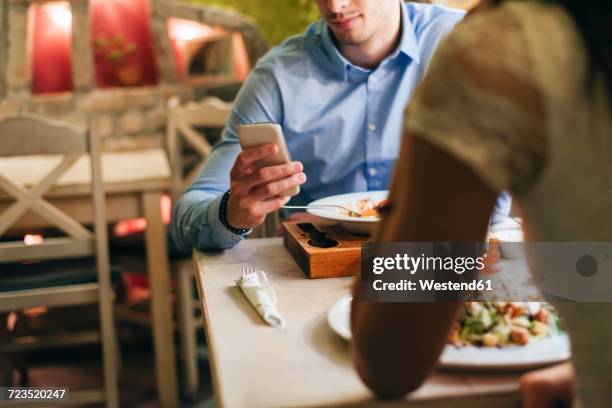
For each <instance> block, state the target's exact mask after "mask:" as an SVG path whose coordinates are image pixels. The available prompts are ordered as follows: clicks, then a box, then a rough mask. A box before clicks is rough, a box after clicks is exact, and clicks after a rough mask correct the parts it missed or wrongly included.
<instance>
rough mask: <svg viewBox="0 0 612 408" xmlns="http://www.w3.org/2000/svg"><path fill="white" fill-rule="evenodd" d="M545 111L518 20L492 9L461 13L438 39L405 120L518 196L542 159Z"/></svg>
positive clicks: (413, 129)
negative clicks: (450, 29)
mask: <svg viewBox="0 0 612 408" xmlns="http://www.w3.org/2000/svg"><path fill="white" fill-rule="evenodd" d="M545 117H546V114H545V112H544V109H543V104H542V102H541V95H540V91H539V88H538V86H537V84H536V83H535V80H534V79H533V76H532V75H531V61H530V58H529V53H528V47H527V44H526V41H525V40H524V37H523V35H522V31H521V27H520V22H519V21H518V20H517V19H516V18H514V16H512V15H511V14H508V13H507V12H505V11H504V10H503V9H500V8H494V9H489V10H482V11H479V12H476V13H475V14H474V15H472V16H468V17H467V18H466V19H465V20H464V22H462V23H460V24H458V25H457V28H456V30H455V31H453V32H452V33H451V34H450V35H449V36H448V37H447V38H446V39H445V40H444V41H443V42H442V43H441V45H440V47H439V49H438V51H437V53H436V55H435V56H434V58H433V60H432V62H431V65H430V67H429V71H428V73H427V75H426V77H425V79H424V81H423V83H422V84H421V87H420V88H419V89H418V90H417V92H416V94H415V98H414V99H413V102H412V104H411V105H410V106H409V107H408V109H407V111H406V120H405V127H406V131H407V133H408V134H409V135H414V136H415V137H420V138H422V139H424V140H426V141H427V142H429V143H432V144H434V145H436V146H437V147H439V148H441V149H442V150H444V151H446V152H447V153H449V154H451V155H452V156H454V157H455V158H457V159H458V160H460V161H463V162H464V163H466V164H467V165H468V166H469V167H471V168H472V169H473V170H474V172H475V173H476V174H477V175H478V176H479V177H480V178H481V179H482V181H483V182H484V183H485V184H487V185H488V186H489V187H490V188H491V189H492V190H493V191H496V192H501V191H504V190H508V191H510V192H512V193H513V194H514V195H517V196H520V195H523V194H526V193H527V191H528V190H529V187H530V186H531V185H532V184H533V183H534V181H535V180H536V179H537V176H538V175H539V174H540V172H541V170H542V167H543V165H544V162H545V140H544V134H545V129H544V128H545ZM506 200H507V198H506ZM498 207H499V203H498ZM506 207H508V206H507V205H506Z"/></svg>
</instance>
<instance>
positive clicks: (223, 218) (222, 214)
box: [219, 190, 253, 237]
mask: <svg viewBox="0 0 612 408" xmlns="http://www.w3.org/2000/svg"><path fill="white" fill-rule="evenodd" d="M229 196H230V191H229V190H227V191H226V192H225V193H223V197H221V203H220V204H219V221H220V222H221V224H222V225H223V226H224V227H225V229H227V230H228V231H229V232H231V233H232V234H236V235H239V236H241V237H246V236H247V235H249V234H250V233H251V231H253V229H252V228H234V227H232V226H231V225H230V223H229V222H228V221H227V202H228V201H229Z"/></svg>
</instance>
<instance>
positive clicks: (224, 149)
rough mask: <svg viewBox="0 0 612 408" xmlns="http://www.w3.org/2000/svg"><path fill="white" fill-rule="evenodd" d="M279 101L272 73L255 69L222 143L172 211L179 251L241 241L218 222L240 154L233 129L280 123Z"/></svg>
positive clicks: (229, 120)
mask: <svg viewBox="0 0 612 408" xmlns="http://www.w3.org/2000/svg"><path fill="white" fill-rule="evenodd" d="M281 101H282V100H281V96H280V92H279V88H278V84H277V83H276V80H275V78H274V75H273V74H272V71H271V70H270V69H268V68H267V67H262V66H258V67H256V68H255V69H254V70H253V71H252V72H251V74H249V77H248V78H247V80H246V81H245V83H244V84H243V86H242V88H241V89H240V92H238V95H237V97H236V101H235V102H234V106H233V108H232V112H231V114H230V117H229V119H228V121H227V123H226V125H225V128H224V129H223V132H222V134H221V140H220V141H219V142H218V143H217V144H216V145H215V146H214V147H213V150H212V152H211V154H210V156H209V157H208V158H207V160H206V162H205V164H204V168H203V169H202V171H201V172H200V174H199V175H198V177H197V178H196V179H195V181H194V182H193V184H192V185H191V186H190V187H189V188H188V189H187V191H185V193H184V194H183V195H182V196H181V197H180V198H179V200H177V202H176V203H175V205H174V209H173V217H172V225H171V231H172V238H173V240H174V243H175V244H176V246H177V247H178V248H179V249H180V250H182V251H185V252H188V251H190V250H191V249H192V248H194V247H195V248H197V249H225V248H231V247H233V246H235V245H236V244H237V243H238V242H240V241H241V240H242V239H244V238H243V237H241V236H239V235H236V234H233V233H232V232H230V231H229V230H227V229H226V228H225V227H224V226H223V224H221V221H220V220H219V206H220V203H221V198H222V195H223V193H225V191H227V189H228V188H229V183H230V177H229V173H230V170H231V168H232V166H233V165H234V161H235V160H236V157H237V156H238V154H239V153H240V151H241V148H240V144H239V142H238V137H237V134H236V128H237V126H238V125H240V124H244V123H257V122H274V123H281V119H282V118H281V116H282V106H281Z"/></svg>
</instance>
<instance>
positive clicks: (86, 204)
mask: <svg viewBox="0 0 612 408" xmlns="http://www.w3.org/2000/svg"><path fill="white" fill-rule="evenodd" d="M58 160H60V158H58V157H52V156H31V157H19V158H14V157H12V158H6V159H0V172H1V173H2V174H3V175H4V176H6V177H7V178H9V179H10V180H12V181H14V182H16V183H18V184H21V185H25V186H29V185H35V184H37V181H38V180H40V179H42V177H43V176H44V175H46V174H47V173H48V172H49V170H50V169H52V168H53V167H54V166H55V165H56V164H57V163H58ZM88 161H89V159H88V158H87V157H82V158H81V159H79V160H78V161H77V162H76V163H75V164H74V165H73V166H72V167H71V168H70V169H69V170H68V171H67V172H66V173H65V174H64V175H63V176H62V177H61V178H60V179H59V180H58V183H57V185H56V186H55V187H54V188H53V189H52V190H50V191H49V193H47V194H45V198H46V199H47V200H48V201H49V202H50V203H51V204H53V205H54V206H56V207H57V208H59V209H60V210H62V211H64V212H65V213H66V214H68V215H70V216H71V217H73V218H74V219H76V220H77V221H79V222H82V223H86V224H87V223H89V224H91V223H92V221H93V216H94V214H93V207H92V201H91V196H90V194H91V193H90V175H89V170H88V169H89V164H88ZM102 173H103V174H102V176H103V181H104V187H105V192H106V218H107V221H108V222H116V221H119V220H122V219H128V218H138V217H144V218H145V219H146V220H147V228H146V231H145V240H146V251H147V264H148V270H149V276H150V284H151V309H152V320H153V341H154V347H155V365H156V380H157V386H158V393H159V394H158V396H159V402H160V405H161V406H162V407H176V406H178V391H177V375H176V360H175V355H174V344H173V323H172V300H171V294H170V291H171V284H170V265H169V260H168V255H167V254H168V251H167V242H166V229H165V226H164V224H163V223H162V218H161V208H160V199H161V197H162V194H164V192H166V191H169V190H170V169H169V166H168V161H167V158H166V154H165V152H164V151H163V150H162V149H151V150H145V151H133V152H105V153H103V154H102ZM9 204H10V203H9V202H8V201H7V199H6V197H2V196H0V210H2V209H4V208H5V207H6V206H8V205H9ZM48 226H49V223H48V222H47V221H46V220H45V219H43V218H41V217H39V216H38V215H36V214H32V213H30V214H29V215H28V216H27V217H23V218H22V219H21V220H20V221H19V222H18V223H17V224H15V227H16V228H24V229H27V228H31V229H34V228H45V227H48Z"/></svg>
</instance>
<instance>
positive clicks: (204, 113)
mask: <svg viewBox="0 0 612 408" xmlns="http://www.w3.org/2000/svg"><path fill="white" fill-rule="evenodd" d="M231 110H232V105H231V104H230V103H227V102H224V101H222V100H221V99H219V98H215V97H207V98H205V99H203V100H201V101H199V102H189V103H187V104H184V105H181V104H180V101H179V99H178V98H177V97H174V98H171V99H170V101H169V102H168V121H167V129H166V130H167V132H166V134H167V144H168V155H169V157H170V167H171V169H172V196H173V199H176V198H178V196H179V195H180V194H181V192H182V191H183V190H184V189H185V188H187V187H188V186H189V185H190V184H191V183H192V182H193V180H194V179H195V177H196V176H197V174H198V173H199V172H200V170H202V167H203V166H204V161H205V160H206V159H207V158H208V155H209V154H210V152H211V150H212V146H211V145H210V143H209V142H208V141H207V140H206V138H205V137H204V135H202V134H201V133H200V132H198V131H197V130H195V129H194V127H204V128H213V129H215V128H216V129H222V128H223V127H224V126H225V123H226V122H227V118H228V117H229V115H230V112H231ZM183 143H187V145H189V146H190V147H191V148H192V149H193V150H194V151H195V152H196V153H197V154H198V156H199V162H198V164H197V165H196V166H195V167H194V168H193V169H191V170H190V171H189V172H188V173H187V174H184V169H183V157H182V146H183Z"/></svg>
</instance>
